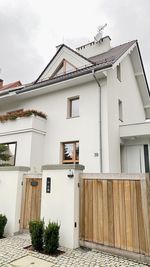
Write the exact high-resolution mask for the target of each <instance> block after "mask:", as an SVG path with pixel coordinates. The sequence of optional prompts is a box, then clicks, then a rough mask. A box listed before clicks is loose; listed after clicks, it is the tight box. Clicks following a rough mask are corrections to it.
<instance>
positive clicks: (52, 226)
mask: <svg viewBox="0 0 150 267" xmlns="http://www.w3.org/2000/svg"><path fill="white" fill-rule="evenodd" d="M59 228H60V226H59V225H58V223H55V222H49V224H48V226H47V227H46V229H45V231H44V250H45V252H46V253H48V254H50V253H51V254H53V253H55V252H56V250H57V248H58V247H59Z"/></svg>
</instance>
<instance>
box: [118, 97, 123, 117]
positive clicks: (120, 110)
mask: <svg viewBox="0 0 150 267" xmlns="http://www.w3.org/2000/svg"><path fill="white" fill-rule="evenodd" d="M118 108H119V120H120V121H123V112H122V101H121V100H120V99H119V100H118Z"/></svg>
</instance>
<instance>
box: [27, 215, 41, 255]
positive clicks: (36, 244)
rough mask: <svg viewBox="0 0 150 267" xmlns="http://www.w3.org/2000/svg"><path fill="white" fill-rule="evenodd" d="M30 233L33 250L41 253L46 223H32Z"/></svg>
mask: <svg viewBox="0 0 150 267" xmlns="http://www.w3.org/2000/svg"><path fill="white" fill-rule="evenodd" d="M29 232H30V235H31V243H32V246H33V248H34V249H35V250H38V251H41V250H42V249H43V234H44V221H41V220H39V221H30V222H29Z"/></svg>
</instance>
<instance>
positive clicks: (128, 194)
mask: <svg viewBox="0 0 150 267" xmlns="http://www.w3.org/2000/svg"><path fill="white" fill-rule="evenodd" d="M124 190H125V214H126V237H127V250H129V251H133V237H132V217H131V192H130V182H129V181H124Z"/></svg>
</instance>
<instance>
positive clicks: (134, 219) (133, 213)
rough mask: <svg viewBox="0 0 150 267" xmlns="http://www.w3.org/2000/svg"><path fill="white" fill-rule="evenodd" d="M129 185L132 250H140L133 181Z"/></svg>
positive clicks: (137, 251)
mask: <svg viewBox="0 0 150 267" xmlns="http://www.w3.org/2000/svg"><path fill="white" fill-rule="evenodd" d="M130 185H131V220H132V231H133V233H132V234H133V251H134V252H136V253H139V252H140V247H139V231H138V214H137V198H136V186H135V181H131V182H130Z"/></svg>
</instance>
